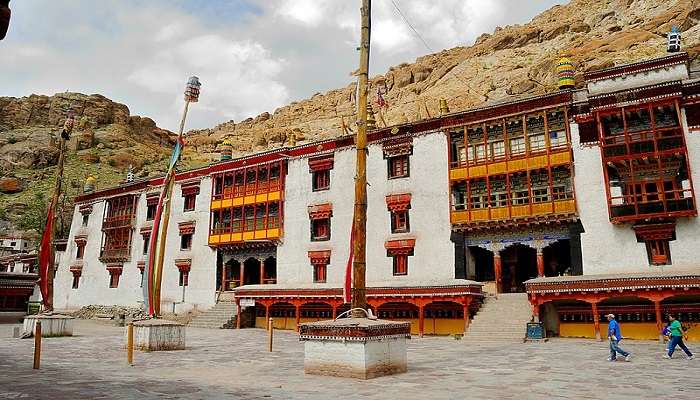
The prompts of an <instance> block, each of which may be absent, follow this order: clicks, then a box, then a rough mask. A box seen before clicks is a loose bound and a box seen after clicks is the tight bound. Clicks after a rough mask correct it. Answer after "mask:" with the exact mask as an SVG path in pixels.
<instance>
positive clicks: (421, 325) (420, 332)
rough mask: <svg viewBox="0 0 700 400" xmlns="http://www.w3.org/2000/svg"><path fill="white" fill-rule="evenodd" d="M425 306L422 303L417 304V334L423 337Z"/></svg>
mask: <svg viewBox="0 0 700 400" xmlns="http://www.w3.org/2000/svg"><path fill="white" fill-rule="evenodd" d="M424 311H425V306H424V305H423V304H419V305H418V335H419V336H420V337H423V332H424V326H425V312H424Z"/></svg>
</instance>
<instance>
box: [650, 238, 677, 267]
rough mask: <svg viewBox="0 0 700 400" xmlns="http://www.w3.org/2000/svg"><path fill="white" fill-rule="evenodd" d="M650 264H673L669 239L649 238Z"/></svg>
mask: <svg viewBox="0 0 700 400" xmlns="http://www.w3.org/2000/svg"><path fill="white" fill-rule="evenodd" d="M644 243H645V244H646V247H647V257H648V258H649V265H671V249H670V247H669V245H668V240H647V241H646V242H644Z"/></svg>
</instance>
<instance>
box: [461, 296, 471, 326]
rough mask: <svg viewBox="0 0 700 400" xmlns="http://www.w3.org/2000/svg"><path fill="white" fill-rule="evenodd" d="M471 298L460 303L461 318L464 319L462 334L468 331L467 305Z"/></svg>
mask: <svg viewBox="0 0 700 400" xmlns="http://www.w3.org/2000/svg"><path fill="white" fill-rule="evenodd" d="M471 301H472V299H471V297H467V298H465V299H464V302H463V303H462V317H463V318H464V333H467V331H468V330H469V304H471Z"/></svg>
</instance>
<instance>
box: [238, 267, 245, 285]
mask: <svg viewBox="0 0 700 400" xmlns="http://www.w3.org/2000/svg"><path fill="white" fill-rule="evenodd" d="M244 264H245V262H241V263H238V271H239V272H240V273H239V274H238V277H239V278H240V279H241V283H240V284H239V285H238V286H243V285H245V265H244Z"/></svg>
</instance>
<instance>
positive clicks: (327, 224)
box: [311, 218, 331, 242]
mask: <svg viewBox="0 0 700 400" xmlns="http://www.w3.org/2000/svg"><path fill="white" fill-rule="evenodd" d="M330 239H331V219H330V218H319V219H312V220H311V241H314V242H320V241H325V240H330Z"/></svg>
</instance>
